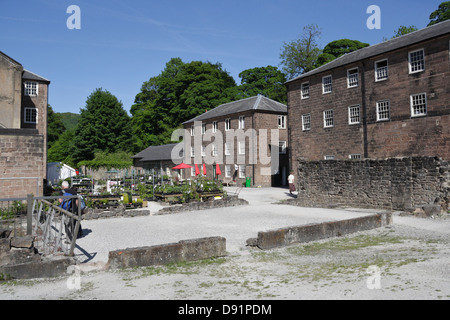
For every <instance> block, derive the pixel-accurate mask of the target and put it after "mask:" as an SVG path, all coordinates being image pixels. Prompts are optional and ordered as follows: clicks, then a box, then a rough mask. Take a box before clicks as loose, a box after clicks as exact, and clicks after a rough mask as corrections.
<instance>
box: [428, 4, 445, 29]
mask: <svg viewBox="0 0 450 320" xmlns="http://www.w3.org/2000/svg"><path fill="white" fill-rule="evenodd" d="M449 19H450V1H445V2H442V3H441V4H440V5H439V7H438V9H437V10H436V11H433V12H432V13H431V15H430V23H429V24H428V26H432V25H434V24H436V23H439V22H442V21H445V20H449Z"/></svg>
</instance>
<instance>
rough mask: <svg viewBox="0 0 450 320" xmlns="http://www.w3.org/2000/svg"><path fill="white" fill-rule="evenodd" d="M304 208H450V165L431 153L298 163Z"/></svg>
mask: <svg viewBox="0 0 450 320" xmlns="http://www.w3.org/2000/svg"><path fill="white" fill-rule="evenodd" d="M297 181H298V185H297V189H298V191H299V192H298V198H297V204H298V205H300V206H308V207H309V206H313V207H327V208H329V207H362V208H383V209H393V210H403V211H411V212H412V211H414V209H415V208H421V207H423V206H432V207H427V210H428V209H432V210H437V208H436V207H435V205H438V206H440V208H441V211H443V212H446V211H447V210H448V209H449V202H450V201H449V194H450V164H449V162H448V161H444V160H441V159H438V158H433V157H415V158H391V159H386V160H361V161H353V160H339V161H337V160H336V161H299V162H298V180H297Z"/></svg>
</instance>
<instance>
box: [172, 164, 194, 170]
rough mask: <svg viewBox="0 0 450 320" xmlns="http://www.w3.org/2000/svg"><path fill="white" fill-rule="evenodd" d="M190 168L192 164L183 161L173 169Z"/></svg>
mask: <svg viewBox="0 0 450 320" xmlns="http://www.w3.org/2000/svg"><path fill="white" fill-rule="evenodd" d="M190 168H192V166H190V165H188V164H185V163H183V162H182V163H181V164H179V165H177V166H175V167H173V168H172V169H173V170H178V169H190Z"/></svg>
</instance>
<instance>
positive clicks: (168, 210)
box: [156, 196, 248, 215]
mask: <svg viewBox="0 0 450 320" xmlns="http://www.w3.org/2000/svg"><path fill="white" fill-rule="evenodd" d="M247 204H248V201H247V200H244V199H240V198H238V197H237V196H227V197H224V198H223V199H220V200H210V201H206V202H190V203H184V204H181V205H174V206H168V207H164V208H162V209H161V210H159V211H158V212H157V213H156V215H164V214H174V213H179V212H185V211H199V210H207V209H217V208H225V207H235V206H241V205H247Z"/></svg>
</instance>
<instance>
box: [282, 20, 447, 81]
mask: <svg viewBox="0 0 450 320" xmlns="http://www.w3.org/2000/svg"><path fill="white" fill-rule="evenodd" d="M448 33H450V20H446V21H444V22H440V23H437V24H435V25H432V26H430V27H426V28H424V29H421V30H418V31H414V32H411V33H408V34H406V35H404V36H401V37H398V38H394V39H391V40H388V41H385V42H382V43H379V44H376V45H373V46H370V47H366V48H363V49H359V50H357V51H353V52H351V53H348V54H345V55H343V56H341V57H339V58H337V59H335V60H333V61H331V62H329V63H327V64H325V65H323V66H321V67H319V68H317V69H314V70H312V71H310V72H307V73H305V74H302V75H300V76H298V77H296V78H294V79H291V80H289V81H287V82H286V83H290V82H293V81H296V80H299V79H302V78H306V77H309V76H312V75H314V74H318V73H321V72H324V71H328V70H331V69H334V68H337V67H341V66H344V65H347V64H351V63H354V62H357V61H360V60H364V59H367V58H371V57H374V56H377V55H381V54H385V53H387V52H390V51H394V50H397V49H400V48H403V47H407V46H410V45H413V44H416V43H419V42H422V41H426V40H430V39H433V38H436V37H439V36H442V35H445V34H448Z"/></svg>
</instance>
